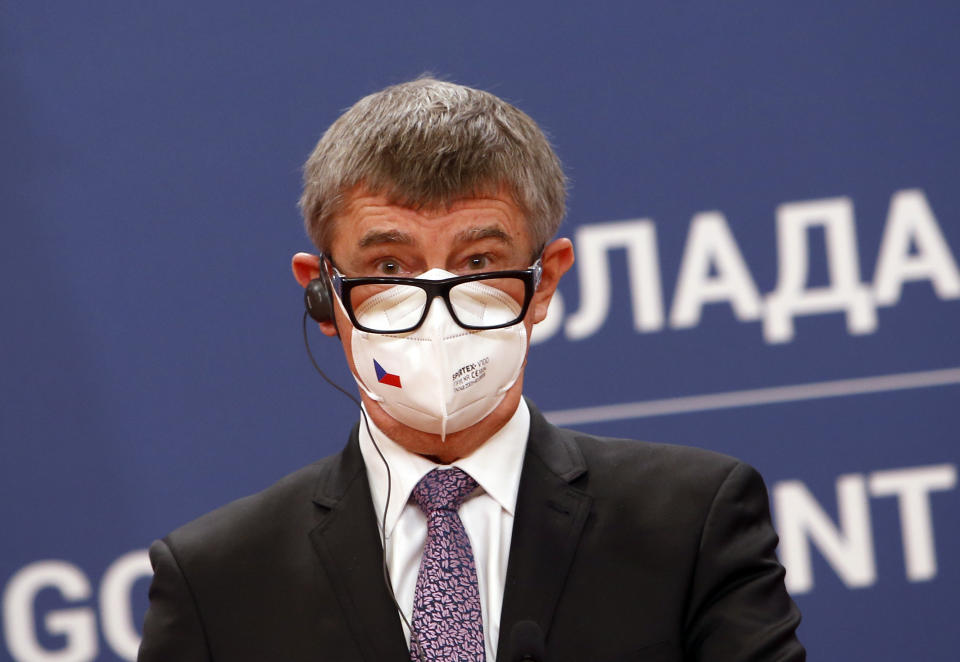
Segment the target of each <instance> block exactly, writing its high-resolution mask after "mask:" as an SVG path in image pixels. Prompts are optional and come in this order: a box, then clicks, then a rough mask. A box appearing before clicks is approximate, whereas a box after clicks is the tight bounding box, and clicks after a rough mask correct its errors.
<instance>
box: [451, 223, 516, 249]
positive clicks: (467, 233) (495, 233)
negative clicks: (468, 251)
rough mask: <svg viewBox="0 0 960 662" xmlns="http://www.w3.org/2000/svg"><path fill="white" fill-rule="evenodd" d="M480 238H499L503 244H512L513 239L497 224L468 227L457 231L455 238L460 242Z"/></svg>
mask: <svg viewBox="0 0 960 662" xmlns="http://www.w3.org/2000/svg"><path fill="white" fill-rule="evenodd" d="M481 239H499V240H500V241H502V242H503V243H505V244H508V245H511V244H513V239H512V238H511V237H510V235H508V234H507V233H506V232H504V231H503V229H502V228H500V227H499V226H497V225H488V226H486V227H475V228H468V229H466V230H463V231H461V232H458V233H457V237H456V240H457V241H458V242H461V243H468V242H471V241H479V240H481Z"/></svg>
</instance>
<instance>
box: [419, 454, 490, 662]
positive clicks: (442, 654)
mask: <svg viewBox="0 0 960 662" xmlns="http://www.w3.org/2000/svg"><path fill="white" fill-rule="evenodd" d="M476 487H477V481H475V480H474V479H473V478H471V477H470V476H468V475H467V474H466V473H464V472H463V471H462V470H460V469H457V468H453V469H444V470H440V469H434V470H433V471H431V472H430V473H428V474H427V475H426V476H424V477H423V478H421V479H420V482H419V483H417V486H416V487H415V488H413V500H414V501H416V502H417V505H419V506H420V508H421V509H422V510H423V512H424V513H425V514H426V516H427V543H426V545H424V548H423V560H422V561H420V574H419V575H418V576H417V588H416V591H415V592H414V595H413V631H414V632H415V633H416V637H412V636H411V641H410V659H411V660H413V661H414V662H420V660H421V658H420V656H419V655H418V654H417V648H416V643H415V640H418V641H419V643H420V649H421V650H422V652H423V658H422V659H424V660H426V662H433V661H434V660H445V661H447V660H449V661H451V662H484V659H485V652H484V643H483V619H482V617H481V614H480V591H479V589H478V588H477V569H476V566H475V565H474V561H473V550H472V549H471V548H470V540H469V538H467V531H466V529H464V528H463V522H461V521H460V515H458V514H457V509H458V508H460V504H461V503H463V500H464V499H465V498H467V495H468V494H470V492H472V491H473V490H474V488H476Z"/></svg>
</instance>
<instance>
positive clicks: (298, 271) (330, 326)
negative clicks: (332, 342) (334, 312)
mask: <svg viewBox="0 0 960 662" xmlns="http://www.w3.org/2000/svg"><path fill="white" fill-rule="evenodd" d="M290 266H291V268H292V269H293V277H294V278H296V279H297V282H298V283H300V287H304V288H305V287H306V286H307V285H309V284H310V281H311V280H313V279H315V278H319V277H320V258H318V257H317V256H316V255H311V254H310V253H297V254H296V255H294V256H293V260H292V261H291V264H290ZM317 326H319V327H320V331H321V332H322V333H323V334H324V335H326V336H335V335H337V325H336V324H335V323H334V322H333V321H332V320H331V321H330V322H318V323H317Z"/></svg>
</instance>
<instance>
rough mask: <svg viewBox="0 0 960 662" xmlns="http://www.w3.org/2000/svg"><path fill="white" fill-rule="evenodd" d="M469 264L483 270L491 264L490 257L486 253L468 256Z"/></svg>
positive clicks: (472, 267) (475, 268)
mask: <svg viewBox="0 0 960 662" xmlns="http://www.w3.org/2000/svg"><path fill="white" fill-rule="evenodd" d="M467 265H468V266H469V267H470V268H471V269H473V270H477V271H479V270H483V269H486V268H487V267H489V266H490V258H489V257H487V256H486V255H471V256H470V257H469V258H467Z"/></svg>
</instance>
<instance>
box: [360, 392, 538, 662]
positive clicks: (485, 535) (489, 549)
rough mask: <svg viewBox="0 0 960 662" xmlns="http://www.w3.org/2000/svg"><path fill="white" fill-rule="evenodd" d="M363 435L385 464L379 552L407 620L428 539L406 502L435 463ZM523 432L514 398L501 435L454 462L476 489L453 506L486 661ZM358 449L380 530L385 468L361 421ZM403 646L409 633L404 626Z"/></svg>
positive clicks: (495, 634)
mask: <svg viewBox="0 0 960 662" xmlns="http://www.w3.org/2000/svg"><path fill="white" fill-rule="evenodd" d="M370 431H371V432H372V434H373V436H374V437H375V438H376V440H377V444H378V445H379V447H380V451H381V452H382V453H383V456H384V458H386V460H387V463H388V464H389V465H390V475H391V479H392V480H391V489H390V503H389V507H388V509H387V518H386V527H385V531H386V540H384V545H383V546H384V555H385V557H386V561H387V567H388V568H389V570H390V579H391V582H392V583H393V591H394V594H395V595H396V596H397V602H399V603H400V608H401V609H402V610H403V613H404V615H405V616H406V617H407V620H408V621H410V620H411V619H412V618H413V594H414V590H415V589H416V585H417V575H418V573H419V570H420V559H421V557H422V556H423V547H424V544H425V543H426V540H427V518H426V516H425V515H424V514H423V511H421V510H420V507H419V506H418V505H417V504H416V503H414V502H413V501H411V499H410V494H411V492H412V491H413V488H414V487H416V485H417V483H418V482H419V481H420V479H421V478H423V477H424V476H425V475H426V474H427V473H429V472H430V471H432V470H433V469H435V468H437V467H442V466H445V465H438V464H436V463H435V462H432V461H430V460H428V459H427V458H425V457H423V456H421V455H416V454H414V453H410V452H409V451H407V450H405V449H404V448H402V447H401V446H399V445H397V444H396V443H395V442H393V441H391V440H390V439H389V438H388V437H387V436H386V435H385V434H384V433H383V432H382V431H381V430H380V429H379V428H377V427H376V425H374V423H373V421H372V420H371V421H370ZM529 432H530V410H529V409H528V408H527V403H526V402H524V401H523V399H521V400H520V405H519V406H518V407H517V411H516V412H514V414H513V416H512V417H511V418H510V420H509V421H508V422H507V424H506V425H504V426H503V427H502V428H500V430H498V431H497V433H496V434H494V435H493V436H492V437H490V439H488V440H487V441H486V442H484V443H483V444H482V445H481V446H480V447H479V448H477V450H475V451H474V452H473V453H472V454H470V455H469V456H467V457H464V458H461V459H459V460H456V461H455V462H453V464H452V465H450V466H454V467H459V468H460V469H462V470H463V471H465V472H466V473H468V474H469V475H470V476H471V477H472V478H473V479H474V480H475V481H477V483H478V485H479V487H478V488H477V489H476V490H474V491H473V494H471V495H470V496H468V497H467V499H466V500H465V501H464V502H463V504H462V505H461V506H460V519H461V520H462V521H463V526H464V528H465V529H466V530H467V536H468V537H469V538H470V546H471V547H472V548H473V556H474V560H475V562H476V567H477V583H478V588H479V590H480V609H481V613H482V617H483V634H484V637H483V639H484V643H485V644H486V652H487V658H486V659H487V660H488V661H489V662H494V660H495V659H496V650H497V642H498V641H499V638H500V610H501V607H502V606H503V590H504V583H505V582H506V578H507V560H508V557H509V555H510V538H511V535H512V533H513V515H514V511H515V509H516V506H517V489H518V488H519V486H520V470H521V469H522V467H523V454H524V451H525V450H526V446H527V436H528V435H529ZM360 452H361V453H362V454H363V461H364V463H365V464H366V468H367V478H368V480H369V482H370V493H371V496H372V497H373V507H374V510H375V511H376V513H377V524H378V525H382V524H383V522H382V519H383V509H384V504H385V503H386V501H387V470H386V468H385V467H384V465H383V460H381V459H380V456H379V455H378V454H377V451H376V449H375V448H374V446H373V442H372V441H371V440H370V435H369V434H367V429H366V426H365V425H364V423H363V421H362V420H361V421H360ZM403 632H404V636H405V637H406V639H407V643H408V645H409V642H410V631H409V629H408V628H407V625H406V623H403Z"/></svg>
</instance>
